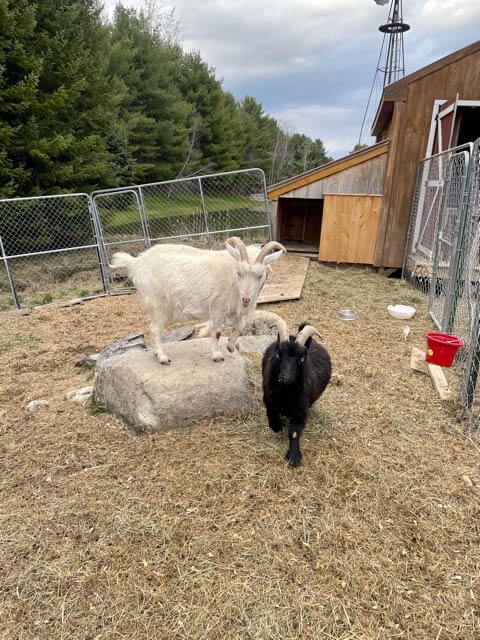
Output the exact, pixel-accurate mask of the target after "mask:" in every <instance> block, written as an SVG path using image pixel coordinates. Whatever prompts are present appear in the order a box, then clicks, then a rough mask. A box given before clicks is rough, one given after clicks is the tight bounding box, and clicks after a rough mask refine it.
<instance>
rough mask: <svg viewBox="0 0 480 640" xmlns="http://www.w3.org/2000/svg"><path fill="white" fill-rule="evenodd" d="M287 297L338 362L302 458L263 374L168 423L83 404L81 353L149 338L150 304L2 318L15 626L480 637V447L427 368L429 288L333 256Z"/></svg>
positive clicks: (442, 639) (5, 593)
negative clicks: (152, 424)
mask: <svg viewBox="0 0 480 640" xmlns="http://www.w3.org/2000/svg"><path fill="white" fill-rule="evenodd" d="M395 302H398V303H406V304H409V303H410V304H411V303H413V304H414V305H415V306H416V307H417V309H418V314H417V316H416V318H414V319H413V320H412V321H410V322H409V325H410V327H411V329H412V334H411V335H410V338H409V341H408V343H407V344H405V343H404V341H403V337H402V328H403V326H404V323H402V322H397V321H395V320H393V319H391V318H390V317H389V316H388V315H387V313H386V306H387V304H390V303H395ZM345 307H349V308H353V309H355V310H356V311H357V313H358V319H357V320H356V321H355V322H353V323H347V322H342V321H340V320H337V319H336V314H337V311H338V309H340V308H345ZM268 308H269V309H271V310H273V311H277V312H279V313H280V314H282V315H283V316H284V317H285V318H286V319H287V320H288V321H289V322H290V325H291V326H295V325H296V324H297V323H298V322H299V321H302V320H310V321H311V322H312V323H314V324H315V325H316V326H318V328H319V329H320V331H321V333H322V334H323V336H324V338H325V345H326V346H327V348H328V349H329V351H330V353H331V356H332V360H333V364H334V371H335V373H336V374H337V377H336V380H335V381H334V383H332V385H331V386H330V387H329V388H328V389H327V391H326V392H325V394H324V396H323V397H322V399H321V401H320V402H319V404H318V407H317V408H316V409H315V410H314V411H313V413H312V414H311V417H310V420H309V424H308V428H307V431H306V434H305V436H304V438H303V454H304V458H303V464H302V465H301V466H300V467H299V468H298V469H294V470H293V469H291V468H288V467H287V466H286V464H285V461H284V459H283V455H284V453H285V451H286V448H287V439H286V436H285V434H284V435H282V436H277V435H275V434H274V433H272V432H271V431H270V430H269V429H268V427H267V426H266V421H265V415H264V410H263V406H262V404H261V397H260V394H259V393H258V391H259V389H258V386H257V401H256V405H255V409H254V411H253V412H252V414H251V415H249V416H246V417H243V418H241V419H240V418H238V419H234V418H232V419H228V420H227V419H216V420H212V421H209V422H202V423H199V424H198V425H196V426H195V428H192V429H190V430H183V431H172V432H169V433H167V434H165V435H161V436H160V435H156V436H140V437H139V436H134V435H132V434H131V433H130V432H129V431H128V430H127V429H126V428H125V427H124V426H123V425H122V424H121V423H120V422H118V421H117V420H115V419H114V418H112V417H111V416H109V415H107V414H102V413H100V414H97V415H89V414H88V413H87V411H86V410H85V409H82V408H81V407H79V406H76V405H73V404H69V403H67V402H66V401H65V400H64V397H63V396H64V392H65V391H66V390H68V389H71V388H78V387H81V386H84V385H85V384H87V377H88V374H87V373H86V372H85V370H79V369H78V368H75V366H74V365H75V363H76V362H77V361H78V360H80V359H81V358H82V357H83V356H85V355H88V354H90V353H92V352H95V351H98V350H99V349H101V348H102V347H104V346H106V345H108V344H110V343H111V342H113V341H114V340H116V339H118V338H121V337H123V336H125V335H128V334H129V333H133V332H135V331H138V330H144V329H146V323H145V320H144V316H143V313H142V311H141V309H140V307H139V304H138V300H137V297H136V296H123V297H116V298H110V299H99V300H96V301H92V302H89V303H86V304H84V305H82V306H81V307H72V308H67V309H58V310H54V309H52V308H44V309H39V310H35V311H34V313H33V314H32V315H31V316H29V317H21V316H18V315H15V314H12V313H7V312H5V313H3V314H1V315H0V323H1V326H0V362H1V367H2V369H1V370H2V378H1V381H0V421H1V424H2V426H1V444H0V457H1V468H2V473H1V479H0V487H1V502H0V505H1V506H0V516H1V520H0V522H1V524H0V536H1V539H0V567H1V571H2V578H1V581H0V637H1V638H5V639H8V640H13V639H19V640H20V639H27V638H28V639H33V638H38V639H42V640H47V639H48V640H51V639H53V638H58V639H60V638H61V639H65V640H67V639H72V640H73V639H75V640H87V639H89V640H93V639H97V640H100V639H101V640H105V639H110V638H111V639H120V638H125V639H127V638H128V640H137V639H144V640H147V639H148V640H153V639H165V640H167V639H168V640H172V639H175V640H176V639H178V640H180V639H200V638H205V639H207V640H217V639H218V640H220V639H221V640H234V639H240V638H248V639H252V640H253V639H255V640H270V639H272V640H273V639H275V640H278V639H279V638H281V639H282V640H290V639H292V640H293V639H294V638H302V639H312V640H313V639H315V640H317V639H318V640H321V639H323V638H330V639H334V640H347V639H350V640H354V639H355V640H358V639H362V640H373V639H378V640H380V639H381V640H385V639H393V638H402V639H408V640H427V639H428V640H447V639H452V638H456V639H461V640H474V639H477V638H479V637H480V618H479V614H480V588H479V586H480V585H479V582H480V544H479V543H480V517H479V516H480V502H479V499H480V491H479V487H480V469H479V460H480V458H479V456H480V445H479V443H478V440H476V439H475V436H474V434H472V433H470V434H469V433H467V432H462V430H461V425H460V423H458V422H457V420H456V418H455V408H454V406H453V405H452V404H445V403H442V402H441V401H440V400H439V398H438V397H437V396H436V395H435V393H434V391H433V389H432V386H431V383H430V380H429V379H428V378H427V377H426V376H422V375H421V374H417V373H416V372H413V371H411V370H410V369H409V367H408V362H409V354H410V347H411V345H412V344H415V345H417V346H418V347H421V348H424V338H423V334H424V332H425V331H426V330H427V329H429V328H431V324H430V322H429V320H428V319H427V314H426V309H425V305H424V303H423V301H422V299H421V297H420V295H419V294H418V293H417V292H416V291H414V290H413V289H411V288H409V286H408V285H406V284H405V283H403V282H400V281H398V280H387V279H385V278H383V277H381V276H379V275H377V274H376V273H374V272H373V271H371V270H368V269H361V268H348V269H340V268H338V269H336V268H331V267H327V266H324V265H319V264H317V263H312V264H311V265H310V268H309V272H308V275H307V280H306V284H305V288H304V294H303V297H302V299H301V300H299V301H297V302H291V303H283V304H281V305H280V304H279V305H271V306H269V307H268ZM259 365H260V362H259V359H258V358H257V359H256V360H254V361H253V362H252V373H253V375H254V377H255V379H256V380H257V382H258V381H259ZM219 366H220V365H219ZM36 398H45V399H47V400H48V402H49V407H46V408H44V409H40V410H38V411H37V412H36V413H34V414H31V415H26V414H25V412H24V406H25V404H26V403H27V402H28V401H29V400H32V399H36ZM464 476H468V478H467V479H466V480H465V479H464V478H463V477H464ZM468 479H470V481H471V483H469V482H468V481H467V480H468Z"/></svg>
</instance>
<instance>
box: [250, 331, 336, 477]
mask: <svg viewBox="0 0 480 640" xmlns="http://www.w3.org/2000/svg"><path fill="white" fill-rule="evenodd" d="M303 326H305V325H300V328H299V331H300V330H301V329H302V328H303ZM331 373H332V364H331V360H330V356H329V354H328V351H327V350H326V349H325V348H324V347H322V346H321V345H320V344H318V343H317V342H315V341H313V340H312V338H309V339H308V340H307V342H306V343H305V346H304V347H303V346H302V345H299V344H298V343H297V342H295V337H294V336H291V337H290V339H289V340H288V341H284V342H280V339H278V340H276V341H275V342H273V343H272V344H270V345H269V346H268V347H267V350H266V351H265V354H264V356H263V360H262V376H263V401H264V403H265V407H266V410H267V418H268V424H269V426H270V428H271V429H272V430H273V431H276V432H277V431H280V430H281V428H282V425H281V422H280V419H281V416H284V417H286V418H289V420H290V425H289V436H290V447H289V450H288V452H287V455H286V458H287V460H288V461H289V462H290V464H292V465H293V466H296V465H298V464H299V462H300V460H301V458H302V454H301V452H300V436H301V434H302V431H303V428H304V426H305V422H306V419H307V414H308V409H309V408H310V407H311V406H312V404H313V403H314V402H315V401H316V400H318V398H319V397H320V396H321V395H322V393H323V392H324V390H325V388H326V386H327V385H328V383H329V381H330V376H331Z"/></svg>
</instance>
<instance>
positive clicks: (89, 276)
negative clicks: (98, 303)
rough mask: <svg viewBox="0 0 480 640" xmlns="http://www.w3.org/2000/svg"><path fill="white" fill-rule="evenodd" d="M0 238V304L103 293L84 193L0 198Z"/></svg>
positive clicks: (91, 225) (89, 214) (95, 246)
mask: <svg viewBox="0 0 480 640" xmlns="http://www.w3.org/2000/svg"><path fill="white" fill-rule="evenodd" d="M0 238H1V240H2V245H3V253H2V262H3V263H4V269H3V270H2V274H1V276H2V277H1V280H0V307H1V308H8V307H9V306H11V305H12V304H14V305H15V306H20V305H27V306H33V305H37V304H46V303H49V302H53V301H58V300H64V299H68V298H72V297H79V296H80V297H87V296H92V295H98V294H100V293H102V292H104V286H103V280H102V274H101V270H100V268H99V260H98V249H97V241H96V237H95V232H94V227H93V221H92V210H91V206H90V197H89V196H88V195H87V194H72V195H59V196H41V197H37V198H16V199H5V200H0ZM9 276H10V277H9Z"/></svg>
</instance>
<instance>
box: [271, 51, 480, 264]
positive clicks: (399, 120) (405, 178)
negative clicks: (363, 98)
mask: <svg viewBox="0 0 480 640" xmlns="http://www.w3.org/2000/svg"><path fill="white" fill-rule="evenodd" d="M372 135H374V136H375V137H376V144H374V145H372V146H371V147H367V148H365V149H362V150H361V151H358V152H356V153H352V154H350V155H348V156H345V157H344V158H341V159H339V160H335V161H334V162H331V163H328V164H325V165H322V166H321V167H317V168H316V169H312V170H310V171H307V172H305V173H302V174H300V175H298V176H294V177H292V178H289V179H288V180H284V181H283V182H279V183H277V184H274V185H272V186H270V187H269V188H268V189H267V193H268V197H269V199H270V200H271V201H272V202H273V221H274V229H275V238H276V239H277V240H279V241H283V242H285V243H287V245H290V246H291V247H295V246H298V247H300V246H303V247H304V248H305V249H307V250H313V249H314V247H315V250H316V252H317V253H318V257H319V259H320V260H322V261H327V262H351V263H364V264H372V265H375V266H378V267H381V268H398V267H401V266H402V263H403V255H404V250H405V243H406V238H407V231H408V223H409V220H410V211H411V205H412V197H413V192H414V188H415V180H416V174H417V167H418V164H419V162H420V161H421V160H422V159H423V158H425V156H427V155H432V154H434V153H438V152H439V151H443V150H445V149H448V148H452V147H454V146H456V145H459V144H463V143H464V142H470V141H474V140H475V139H476V138H478V137H480V40H479V41H478V42H475V43H473V44H471V45H469V46H467V47H464V48H463V49H460V50H459V51H456V52H454V53H452V54H450V55H448V56H446V57H444V58H442V59H441V60H438V61H436V62H434V63H432V64H430V65H428V66H426V67H424V68H423V69H420V70H418V71H416V72H414V73H411V74H410V75H408V76H405V77H404V78H402V79H401V80H398V81H397V82H394V83H392V84H390V85H388V86H387V87H385V89H384V90H383V93H382V97H381V100H380V104H379V106H378V109H377V113H376V117H375V120H374V123H373V127H372Z"/></svg>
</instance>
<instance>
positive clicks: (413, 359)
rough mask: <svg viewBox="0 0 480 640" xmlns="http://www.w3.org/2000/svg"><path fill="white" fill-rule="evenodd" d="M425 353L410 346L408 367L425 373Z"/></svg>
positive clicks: (426, 370)
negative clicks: (410, 352)
mask: <svg viewBox="0 0 480 640" xmlns="http://www.w3.org/2000/svg"><path fill="white" fill-rule="evenodd" d="M426 355H427V354H426V353H425V351H422V350H421V349H418V348H417V347H412V354H411V356H410V367H411V368H412V369H415V371H420V372H421V373H427V372H428V368H427V362H426V360H425V356H426Z"/></svg>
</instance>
